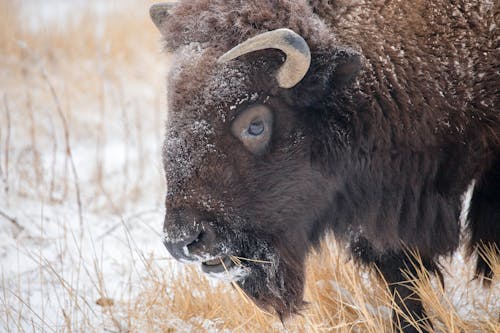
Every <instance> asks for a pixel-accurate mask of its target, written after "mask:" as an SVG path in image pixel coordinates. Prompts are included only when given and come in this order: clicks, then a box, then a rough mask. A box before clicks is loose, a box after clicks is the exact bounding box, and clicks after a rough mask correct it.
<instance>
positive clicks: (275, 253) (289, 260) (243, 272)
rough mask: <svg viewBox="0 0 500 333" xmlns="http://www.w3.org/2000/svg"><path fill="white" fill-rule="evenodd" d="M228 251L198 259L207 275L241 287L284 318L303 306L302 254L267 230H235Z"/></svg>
mask: <svg viewBox="0 0 500 333" xmlns="http://www.w3.org/2000/svg"><path fill="white" fill-rule="evenodd" d="M237 234H238V236H237V237H235V238H232V239H231V240H232V242H231V241H227V242H226V243H225V244H226V246H225V248H226V249H231V250H230V251H228V252H229V253H230V254H229V253H228V252H225V251H224V252H225V253H224V252H223V253H220V254H219V255H218V256H214V257H212V258H206V259H204V260H203V261H201V270H202V271H203V272H204V273H207V274H208V275H209V276H210V277H213V278H217V279H219V280H223V281H226V282H232V283H233V286H235V285H237V286H238V287H240V288H241V289H242V290H243V291H244V292H245V294H247V295H248V296H249V297H250V298H251V299H252V300H253V301H254V302H255V303H256V304H257V305H258V306H259V307H261V308H263V309H265V310H267V311H271V312H274V313H276V314H277V315H278V316H279V317H280V318H282V319H284V318H286V317H288V316H290V315H292V314H294V313H298V312H300V311H301V310H302V308H303V306H304V302H303V288H304V270H303V254H302V253H300V251H299V252H297V251H296V247H291V246H287V245H288V244H289V243H288V242H281V241H280V240H276V239H275V238H272V237H271V236H269V235H268V234H260V235H258V234H257V233H256V232H255V231H254V232H252V233H250V232H248V233H237Z"/></svg>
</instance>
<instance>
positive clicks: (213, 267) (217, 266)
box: [201, 256, 234, 274]
mask: <svg viewBox="0 0 500 333" xmlns="http://www.w3.org/2000/svg"><path fill="white" fill-rule="evenodd" d="M233 266H234V263H233V261H232V260H231V258H230V257H229V256H224V257H219V258H216V259H212V260H207V261H204V262H202V263H201V270H202V271H203V272H204V273H208V274H218V273H223V272H225V271H228V270H229V269H231V268H232V267H233Z"/></svg>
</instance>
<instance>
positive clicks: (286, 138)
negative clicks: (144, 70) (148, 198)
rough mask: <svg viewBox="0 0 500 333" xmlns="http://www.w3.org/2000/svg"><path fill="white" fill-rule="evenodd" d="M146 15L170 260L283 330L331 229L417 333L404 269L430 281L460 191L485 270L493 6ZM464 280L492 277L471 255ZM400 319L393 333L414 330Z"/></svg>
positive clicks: (495, 52)
mask: <svg viewBox="0 0 500 333" xmlns="http://www.w3.org/2000/svg"><path fill="white" fill-rule="evenodd" d="M150 14H151V17H152V19H153V21H154V23H155V24H156V26H157V27H158V28H159V30H160V32H161V34H162V38H163V41H164V43H165V47H166V50H167V51H168V52H171V53H173V63H172V66H171V69H170V71H169V73H168V80H167V81H168V82H167V84H168V96H167V97H168V106H169V107H168V109H169V114H168V120H167V134H166V139H165V143H164V149H163V156H162V157H163V162H164V169H165V174H166V181H167V187H168V190H167V194H166V202H165V203H166V215H165V220H164V234H165V236H164V243H165V245H166V247H167V249H168V250H169V252H170V253H171V254H172V256H173V257H175V258H176V259H178V260H181V261H185V262H199V263H200V264H201V268H202V270H203V271H204V272H206V273H208V274H210V275H213V276H222V277H223V276H226V275H227V274H230V276H231V278H232V279H233V280H235V281H237V283H238V284H239V286H240V287H241V288H242V289H243V290H244V291H245V292H246V293H247V294H248V295H249V296H250V297H251V298H252V299H253V300H254V301H255V302H256V304H258V305H259V306H261V307H263V308H266V309H272V310H274V311H275V312H276V313H277V314H278V315H279V316H280V317H281V318H286V317H287V316H289V315H291V314H295V313H297V312H299V311H300V310H301V309H302V308H303V307H304V301H303V285H304V260H305V257H306V254H307V253H308V250H309V249H311V248H312V247H314V246H315V245H317V244H318V243H319V242H320V240H321V238H322V237H323V236H324V235H325V234H326V233H327V232H329V231H332V232H333V234H334V235H335V237H336V238H337V239H338V240H339V241H340V242H343V243H345V244H346V248H347V249H348V250H349V252H350V254H351V255H352V257H353V258H354V260H356V261H357V262H359V263H361V264H367V265H368V264H369V265H373V264H374V265H376V266H377V268H378V271H379V272H380V273H381V274H382V276H383V277H384V278H385V280H386V281H387V282H388V283H389V284H390V288H391V291H392V292H393V294H394V297H395V301H396V303H397V304H399V305H401V307H402V308H403V309H405V311H406V313H407V314H408V315H412V316H413V317H414V318H417V319H420V320H422V322H424V323H425V322H426V321H427V319H426V314H425V311H424V309H423V306H422V303H421V301H420V300H419V298H418V296H417V295H413V291H412V290H411V288H410V287H409V286H408V284H407V283H404V274H403V272H402V269H404V268H406V269H409V270H410V271H412V270H414V268H412V267H413V262H412V259H411V258H410V257H408V256H407V255H406V253H407V251H408V250H411V251H415V252H417V253H418V255H419V256H420V257H421V258H422V262H423V264H424V266H425V268H426V269H427V270H428V271H429V272H431V273H435V274H437V275H440V274H441V273H440V267H439V264H438V259H439V258H440V257H442V256H445V255H449V254H451V253H452V252H453V251H454V250H456V248H457V246H458V245H459V238H460V237H459V236H460V232H461V226H460V223H459V214H460V211H461V208H462V207H461V206H462V200H461V196H462V195H463V193H464V192H465V191H466V189H467V188H468V187H469V186H470V184H471V183H474V184H475V186H474V189H473V195H472V199H471V202H470V207H469V210H468V217H467V225H466V229H467V231H468V232H467V233H468V235H469V238H468V245H467V246H468V249H469V250H470V252H471V253H472V252H474V251H475V250H476V249H477V247H478V246H480V245H481V244H485V245H488V246H490V247H492V248H493V249H494V251H495V254H496V255H497V256H500V252H499V246H500V111H499V110H500V105H499V100H500V90H499V87H500V74H499V71H500V60H499V59H500V54H499V34H498V26H497V24H498V21H495V19H498V15H499V7H498V4H495V2H492V1H486V0H484V1H480V0H477V1H465V0H457V1H448V0H437V1H424V0H417V1H382V0H375V1H349V0H328V1H327V0H309V1H307V0H248V1H241V0H210V1H208V0H193V1H183V2H180V3H176V4H157V5H154V6H153V7H152V8H151V10H150ZM231 256H238V257H243V258H250V259H257V260H247V261H242V262H241V264H235V263H233V262H232V260H231ZM226 270H227V272H226ZM477 274H478V276H482V277H486V278H485V279H484V280H485V281H486V280H488V278H491V277H492V270H491V268H490V267H489V266H488V265H487V263H486V262H485V260H483V259H482V258H481V257H479V258H478V259H477ZM405 317H406V316H398V315H396V314H393V321H394V323H395V325H396V327H400V328H402V330H403V331H404V332H415V331H417V330H419V328H418V327H415V326H412V325H415V324H412V323H410V321H409V320H406V319H405Z"/></svg>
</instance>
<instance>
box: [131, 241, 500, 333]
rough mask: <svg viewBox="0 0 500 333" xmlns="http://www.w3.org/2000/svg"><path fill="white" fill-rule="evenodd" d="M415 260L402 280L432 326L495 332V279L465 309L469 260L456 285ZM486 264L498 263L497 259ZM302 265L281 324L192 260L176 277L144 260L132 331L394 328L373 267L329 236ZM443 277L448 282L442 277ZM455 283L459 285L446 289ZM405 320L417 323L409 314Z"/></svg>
mask: <svg viewBox="0 0 500 333" xmlns="http://www.w3.org/2000/svg"><path fill="white" fill-rule="evenodd" d="M490 254H491V253H490ZM489 258H490V259H492V258H491V257H489ZM416 262H417V272H418V273H417V276H412V275H408V279H409V280H410V281H412V283H411V284H412V286H413V288H414V289H415V290H416V291H417V292H419V294H420V295H422V299H423V302H424V304H425V307H426V309H427V310H428V312H429V316H430V317H431V318H432V321H433V324H434V328H435V329H436V331H437V332H457V333H459V332H491V333H493V332H499V331H500V323H499V320H498V315H499V310H500V309H499V305H498V301H499V298H498V296H499V295H498V291H496V290H495V288H498V281H497V282H495V283H494V284H493V286H492V289H490V290H489V291H487V292H486V295H488V296H487V297H485V298H484V299H483V301H484V304H474V306H475V307H476V308H474V306H473V307H472V308H471V309H469V312H468V313H467V314H466V315H464V313H463V311H462V312H460V304H458V302H457V299H456V298H457V297H458V296H459V295H461V297H465V298H467V296H465V294H466V293H464V290H463V289H466V288H470V291H471V292H478V288H480V287H479V284H478V282H477V281H471V278H472V276H473V270H472V266H471V265H469V266H468V267H467V269H466V272H462V274H463V275H461V276H460V279H461V280H462V283H461V284H460V285H458V286H457V285H453V286H451V285H448V287H447V289H443V287H441V285H440V284H439V283H437V281H436V279H435V278H431V277H430V276H429V275H428V273H426V272H425V271H424V270H422V269H421V267H422V266H421V265H419V264H418V263H419V261H418V260H417V261H416ZM492 263H493V267H494V269H496V270H498V268H499V267H500V262H498V261H493V262H492ZM420 264H421V263H420ZM456 264H460V263H457V262H454V263H448V264H446V263H445V267H447V269H448V270H450V271H451V270H453V269H454V265H456ZM462 264H463V263H462ZM306 271H307V283H306V293H305V294H306V296H305V297H306V300H307V301H308V302H309V305H308V306H307V308H306V310H305V311H304V313H303V314H301V315H299V316H297V317H295V318H292V319H290V320H288V321H286V322H285V323H284V324H282V323H281V322H280V321H279V320H278V319H277V318H276V317H275V316H272V315H271V314H269V313H266V312H263V311H262V310H259V309H258V308H257V307H256V306H254V305H253V304H252V303H251V302H249V301H248V300H247V298H246V297H245V296H242V295H241V293H240V292H239V291H238V290H237V288H234V287H231V286H230V285H225V284H220V283H217V282H214V281H211V280H208V279H207V278H205V277H204V276H202V275H200V272H199V270H198V269H197V268H196V267H194V266H191V267H189V268H188V269H186V270H185V271H184V272H183V273H182V274H178V275H175V276H172V275H171V274H169V273H168V272H165V271H164V270H162V269H161V268H160V267H158V266H157V267H154V268H153V267H150V274H149V275H148V278H147V279H146V283H145V284H144V286H143V291H142V293H141V294H140V295H141V296H140V297H138V298H137V299H136V301H135V303H134V306H133V307H132V308H131V312H130V314H129V316H130V317H131V318H133V321H132V322H133V326H132V330H133V331H145V332H157V331H162V332H175V331H178V330H179V329H180V327H181V328H182V327H188V330H191V331H193V332H194V331H196V332H198V331H200V332H201V331H208V332H210V331H231V332H232V331H234V332H345V333H347V332H372V333H381V332H393V328H392V326H391V319H390V316H391V311H392V309H396V311H398V312H400V313H402V311H401V309H400V308H398V306H397V305H396V304H395V303H394V302H393V301H392V298H391V296H390V294H389V291H388V288H387V285H386V284H385V283H384V281H380V280H379V279H378V278H376V276H377V275H376V274H375V272H374V271H373V269H366V268H364V269H363V268H361V267H358V266H357V265H355V264H353V263H352V262H351V261H350V260H348V258H346V257H345V256H344V254H343V251H342V250H341V249H340V248H339V247H338V245H337V244H336V243H335V242H334V241H333V240H332V238H331V237H328V238H327V239H326V241H324V242H323V244H322V246H321V250H320V251H319V253H316V252H315V253H312V254H311V255H310V256H309V259H308V263H307V270H306ZM445 280H446V283H453V281H450V279H449V278H448V277H446V276H445ZM457 287H458V288H459V289H462V288H463V289H462V290H460V291H458V292H457V290H453V289H454V288H457ZM483 292H484V291H483ZM488 297H489V298H488ZM453 298H455V299H453ZM473 299H474V297H470V299H469V300H467V299H463V300H462V301H463V304H462V306H466V305H469V306H471V304H470V303H469V302H472V301H473ZM453 303H455V304H453ZM486 304H489V308H487V307H486ZM457 306H458V308H457ZM462 310H463V309H462ZM412 322H413V323H415V325H416V326H417V327H418V323H416V322H415V320H413V321H412ZM422 328H423V327H420V329H422Z"/></svg>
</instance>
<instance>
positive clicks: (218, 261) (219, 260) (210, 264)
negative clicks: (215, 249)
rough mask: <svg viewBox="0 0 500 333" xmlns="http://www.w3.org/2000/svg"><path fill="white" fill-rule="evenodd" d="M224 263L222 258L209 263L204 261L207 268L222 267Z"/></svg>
mask: <svg viewBox="0 0 500 333" xmlns="http://www.w3.org/2000/svg"><path fill="white" fill-rule="evenodd" d="M221 262H222V258H216V259H212V260H208V261H204V262H203V264H204V265H207V266H217V265H220V264H221Z"/></svg>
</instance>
